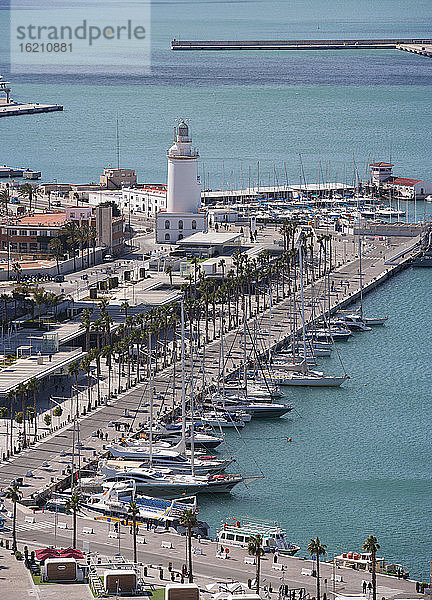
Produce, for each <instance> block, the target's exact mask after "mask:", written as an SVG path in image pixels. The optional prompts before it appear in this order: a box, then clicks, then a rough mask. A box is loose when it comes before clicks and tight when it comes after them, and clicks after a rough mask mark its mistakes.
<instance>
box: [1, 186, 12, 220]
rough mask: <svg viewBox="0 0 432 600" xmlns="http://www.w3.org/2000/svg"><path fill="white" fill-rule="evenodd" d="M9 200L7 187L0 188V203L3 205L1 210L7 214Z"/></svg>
mask: <svg viewBox="0 0 432 600" xmlns="http://www.w3.org/2000/svg"><path fill="white" fill-rule="evenodd" d="M9 201H10V194H9V190H8V189H4V190H0V204H1V205H2V206H3V212H4V214H5V215H7V212H8V203H9Z"/></svg>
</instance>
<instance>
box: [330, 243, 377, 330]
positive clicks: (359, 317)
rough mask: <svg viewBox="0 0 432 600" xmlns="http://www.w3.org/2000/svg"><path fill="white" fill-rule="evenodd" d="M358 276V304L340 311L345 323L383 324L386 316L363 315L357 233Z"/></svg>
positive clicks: (360, 255) (361, 274)
mask: <svg viewBox="0 0 432 600" xmlns="http://www.w3.org/2000/svg"><path fill="white" fill-rule="evenodd" d="M358 243H359V278H360V306H359V308H358V309H356V310H354V311H340V314H341V315H342V318H343V319H344V321H345V323H346V325H347V326H348V327H349V323H356V324H357V325H358V324H359V323H360V322H361V323H363V324H364V325H365V326H366V327H371V326H375V325H384V323H385V322H386V321H387V319H388V317H365V316H364V313H363V271H362V241H361V236H360V235H359V242H358Z"/></svg>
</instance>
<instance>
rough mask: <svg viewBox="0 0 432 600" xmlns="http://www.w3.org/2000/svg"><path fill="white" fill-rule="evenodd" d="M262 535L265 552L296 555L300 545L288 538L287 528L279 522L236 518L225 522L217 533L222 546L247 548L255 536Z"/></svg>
mask: <svg viewBox="0 0 432 600" xmlns="http://www.w3.org/2000/svg"><path fill="white" fill-rule="evenodd" d="M257 535H259V536H261V544H262V548H263V550H264V552H276V551H277V552H278V554H285V555H287V556H294V554H296V552H298V551H299V550H300V546H298V545H297V544H293V543H292V542H289V541H288V540H287V535H286V530H285V529H281V527H280V526H279V524H278V523H270V522H266V521H243V520H242V519H240V518H239V519H237V518H234V520H233V521H232V522H224V523H223V524H222V527H221V529H220V530H219V531H218V533H217V541H218V542H219V544H221V545H222V546H237V547H240V548H247V547H248V544H249V540H250V538H251V537H253V536H257Z"/></svg>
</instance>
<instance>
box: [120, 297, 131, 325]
mask: <svg viewBox="0 0 432 600" xmlns="http://www.w3.org/2000/svg"><path fill="white" fill-rule="evenodd" d="M120 308H121V310H124V311H125V324H126V321H127V318H128V309H129V308H130V306H129V302H127V301H126V302H123V303H122V305H121V306H120Z"/></svg>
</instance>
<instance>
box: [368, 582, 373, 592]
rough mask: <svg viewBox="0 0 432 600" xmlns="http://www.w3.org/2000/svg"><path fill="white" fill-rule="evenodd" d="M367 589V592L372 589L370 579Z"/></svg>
mask: <svg viewBox="0 0 432 600" xmlns="http://www.w3.org/2000/svg"><path fill="white" fill-rule="evenodd" d="M368 590H369V592H371V591H372V583H371V582H370V581H369V583H368Z"/></svg>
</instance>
